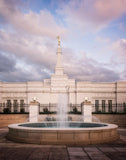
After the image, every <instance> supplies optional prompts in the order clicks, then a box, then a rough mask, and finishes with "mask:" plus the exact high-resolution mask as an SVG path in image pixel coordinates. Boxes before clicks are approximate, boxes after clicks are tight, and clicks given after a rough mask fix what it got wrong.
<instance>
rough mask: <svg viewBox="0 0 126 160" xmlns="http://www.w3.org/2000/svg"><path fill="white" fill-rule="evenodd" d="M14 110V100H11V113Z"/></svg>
mask: <svg viewBox="0 0 126 160" xmlns="http://www.w3.org/2000/svg"><path fill="white" fill-rule="evenodd" d="M13 112H14V106H13V101H12V100H11V113H13Z"/></svg>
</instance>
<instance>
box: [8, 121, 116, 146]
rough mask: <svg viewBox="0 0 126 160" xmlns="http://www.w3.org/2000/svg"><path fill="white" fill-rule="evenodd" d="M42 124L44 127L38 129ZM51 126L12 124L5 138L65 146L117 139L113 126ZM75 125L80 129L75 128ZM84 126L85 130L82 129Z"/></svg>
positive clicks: (45, 123) (100, 124)
mask: <svg viewBox="0 0 126 160" xmlns="http://www.w3.org/2000/svg"><path fill="white" fill-rule="evenodd" d="M42 124H43V125H44V127H40V126H42ZM53 124H55V123H54V122H44V123H21V124H12V125H9V126H8V128H9V133H8V135H7V138H8V139H10V140H13V141H16V142H23V143H34V144H66V145H87V144H99V143H110V142H113V141H116V140H117V139H118V138H119V135H118V132H117V128H118V126H117V125H114V124H106V123H82V122H71V123H70V124H71V126H74V127H72V128H50V127H49V125H50V126H53ZM75 124H77V125H78V126H81V127H80V128H79V127H75ZM88 124H89V126H88ZM39 125H40V126H39ZM85 125H86V126H87V127H86V128H84V127H83V126H85ZM38 126H39V127H38Z"/></svg>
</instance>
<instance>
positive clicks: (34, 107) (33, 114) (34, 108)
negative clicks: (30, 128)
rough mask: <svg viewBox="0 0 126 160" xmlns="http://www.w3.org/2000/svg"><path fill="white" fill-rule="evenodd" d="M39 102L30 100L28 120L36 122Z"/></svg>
mask: <svg viewBox="0 0 126 160" xmlns="http://www.w3.org/2000/svg"><path fill="white" fill-rule="evenodd" d="M38 115H39V103H38V102H37V101H36V100H33V101H31V102H30V107H29V122H38Z"/></svg>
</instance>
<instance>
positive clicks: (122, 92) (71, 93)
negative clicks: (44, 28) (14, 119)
mask: <svg viewBox="0 0 126 160" xmlns="http://www.w3.org/2000/svg"><path fill="white" fill-rule="evenodd" d="M59 94H67V95H68V103H69V104H71V105H74V106H76V105H81V103H82V102H83V101H84V98H85V97H88V99H89V100H90V101H91V103H92V104H93V105H95V107H96V108H97V109H98V110H99V106H101V107H102V111H104V110H105V111H106V112H107V111H108V112H109V111H112V109H113V108H112V105H115V108H114V110H113V112H114V111H115V110H117V105H118V104H125V103H126V81H118V82H112V83H101V82H99V83H97V82H87V81H75V79H69V77H68V76H67V75H66V74H64V68H63V64H62V48H61V46H60V40H58V48H57V62H56V66H55V73H54V75H52V76H51V78H50V79H44V80H43V81H28V82H25V83H20V82H19V83H5V82H0V105H1V107H0V112H3V108H4V107H6V106H9V105H12V104H13V106H16V105H17V104H20V105H23V104H29V103H30V101H31V100H32V98H33V97H36V98H37V100H38V102H39V103H40V104H41V105H47V106H49V105H50V106H53V104H57V103H58V95H59ZM106 106H108V107H106ZM19 110H20V108H19ZM52 110H53V109H52ZM11 111H12V112H13V111H14V108H12V109H11Z"/></svg>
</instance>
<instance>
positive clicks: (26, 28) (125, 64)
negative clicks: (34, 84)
mask: <svg viewBox="0 0 126 160" xmlns="http://www.w3.org/2000/svg"><path fill="white" fill-rule="evenodd" d="M58 35H60V37H61V47H62V51H63V64H64V70H65V71H64V72H65V73H66V74H68V76H69V78H74V79H76V80H81V81H92V82H115V81H121V80H126V0H0V81H3V82H26V81H42V80H43V79H45V78H50V76H51V75H52V74H54V69H55V64H56V49H57V44H58V43H57V39H56V37H57V36H58Z"/></svg>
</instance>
